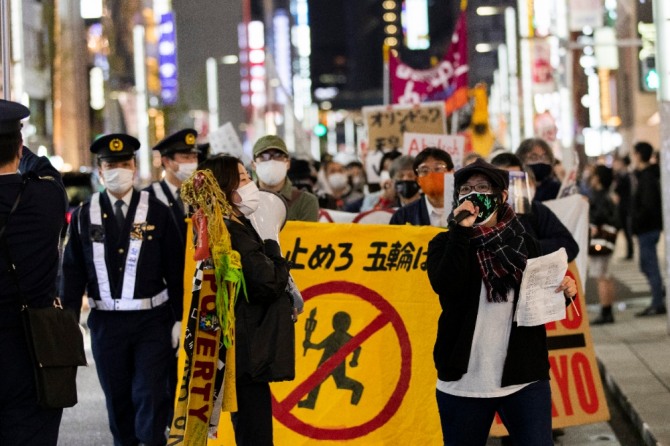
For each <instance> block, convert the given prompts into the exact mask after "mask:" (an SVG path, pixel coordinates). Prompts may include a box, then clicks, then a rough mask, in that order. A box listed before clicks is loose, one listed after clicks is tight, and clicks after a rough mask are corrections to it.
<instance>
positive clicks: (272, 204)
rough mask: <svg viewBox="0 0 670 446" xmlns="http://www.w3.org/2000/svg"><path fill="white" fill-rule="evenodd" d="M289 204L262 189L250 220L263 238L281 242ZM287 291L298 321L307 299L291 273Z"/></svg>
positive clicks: (278, 196) (294, 315)
mask: <svg viewBox="0 0 670 446" xmlns="http://www.w3.org/2000/svg"><path fill="white" fill-rule="evenodd" d="M287 212H288V204H287V203H286V200H285V199H284V197H282V196H281V195H279V194H277V193H275V192H271V191H268V190H262V191H260V203H259V204H258V209H256V211H255V212H254V213H253V214H251V215H250V216H249V221H251V225H252V226H253V227H254V229H255V230H256V232H258V235H260V237H261V239H263V240H267V239H271V240H274V241H276V242H277V243H279V231H281V230H282V228H283V227H284V224H286V213H287ZM280 249H281V245H280ZM286 292H287V293H289V294H290V295H291V299H292V300H293V321H294V322H295V321H297V318H298V315H299V314H300V313H302V311H303V308H304V305H305V301H304V299H303V298H302V295H301V294H300V290H299V289H298V286H297V285H296V284H295V282H294V281H293V277H292V276H291V275H290V274H289V276H288V284H287V285H286Z"/></svg>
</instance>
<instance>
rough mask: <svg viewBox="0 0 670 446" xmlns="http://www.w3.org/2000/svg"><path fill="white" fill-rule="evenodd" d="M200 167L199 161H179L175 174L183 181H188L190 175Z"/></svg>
mask: <svg viewBox="0 0 670 446" xmlns="http://www.w3.org/2000/svg"><path fill="white" fill-rule="evenodd" d="M197 168H198V163H179V165H178V168H177V170H175V172H174V174H175V176H176V177H177V179H178V180H179V181H181V182H184V181H186V179H187V178H188V177H190V176H191V174H192V173H193V172H195V170H196V169H197Z"/></svg>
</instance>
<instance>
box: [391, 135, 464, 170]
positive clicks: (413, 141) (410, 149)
mask: <svg viewBox="0 0 670 446" xmlns="http://www.w3.org/2000/svg"><path fill="white" fill-rule="evenodd" d="M426 147H437V148H438V149H442V150H444V151H445V152H447V153H448V154H449V155H450V156H451V160H452V161H453V162H454V170H458V169H460V168H461V167H463V152H464V151H465V137H464V136H461V135H444V134H441V135H440V134H431V133H409V132H408V133H405V134H404V135H403V145H402V154H403V155H411V156H416V155H417V154H418V153H419V152H421V151H422V150H423V149H425V148H426Z"/></svg>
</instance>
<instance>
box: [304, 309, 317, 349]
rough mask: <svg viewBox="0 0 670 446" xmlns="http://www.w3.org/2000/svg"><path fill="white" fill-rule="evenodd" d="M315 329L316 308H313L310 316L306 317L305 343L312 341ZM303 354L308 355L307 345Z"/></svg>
mask: <svg viewBox="0 0 670 446" xmlns="http://www.w3.org/2000/svg"><path fill="white" fill-rule="evenodd" d="M314 329H316V308H313V309H312V311H310V312H309V317H308V318H307V319H305V344H308V343H309V342H310V338H311V337H312V333H314ZM302 355H303V356H306V355H307V347H305V349H304V351H303V352H302Z"/></svg>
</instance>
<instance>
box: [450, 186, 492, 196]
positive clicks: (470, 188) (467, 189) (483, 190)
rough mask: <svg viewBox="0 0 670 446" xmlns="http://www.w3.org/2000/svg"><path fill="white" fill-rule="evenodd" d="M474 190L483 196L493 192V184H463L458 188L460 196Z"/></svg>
mask: <svg viewBox="0 0 670 446" xmlns="http://www.w3.org/2000/svg"><path fill="white" fill-rule="evenodd" d="M473 190H474V191H475V192H480V193H483V194H485V193H487V192H491V183H477V184H463V185H461V186H460V187H459V188H458V195H467V194H469V193H470V192H472V191H473Z"/></svg>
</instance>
